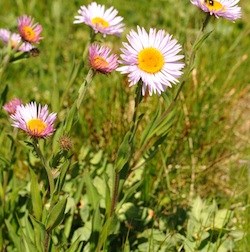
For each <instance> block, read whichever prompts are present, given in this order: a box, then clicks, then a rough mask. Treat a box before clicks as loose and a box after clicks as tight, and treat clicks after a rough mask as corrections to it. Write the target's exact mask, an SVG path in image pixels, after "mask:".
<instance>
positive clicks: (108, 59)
mask: <svg viewBox="0 0 250 252" xmlns="http://www.w3.org/2000/svg"><path fill="white" fill-rule="evenodd" d="M89 64H90V66H91V68H92V69H93V70H95V71H97V72H100V73H103V74H107V73H111V72H112V71H114V70H115V69H116V68H117V66H118V57H117V55H116V54H111V49H110V48H109V47H106V46H99V45H97V44H92V45H90V47H89Z"/></svg>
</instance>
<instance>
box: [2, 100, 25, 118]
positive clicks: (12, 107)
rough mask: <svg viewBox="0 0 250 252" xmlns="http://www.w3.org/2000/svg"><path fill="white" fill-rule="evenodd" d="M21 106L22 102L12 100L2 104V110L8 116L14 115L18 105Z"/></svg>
mask: <svg viewBox="0 0 250 252" xmlns="http://www.w3.org/2000/svg"><path fill="white" fill-rule="evenodd" d="M21 104H22V101H21V100H20V99H18V98H14V99H12V100H10V101H9V102H7V103H6V104H4V106H3V109H4V110H5V111H6V112H7V113H8V114H9V115H12V114H15V112H16V109H17V107H18V106H19V105H21Z"/></svg>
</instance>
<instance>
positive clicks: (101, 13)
mask: <svg viewBox="0 0 250 252" xmlns="http://www.w3.org/2000/svg"><path fill="white" fill-rule="evenodd" d="M78 14H79V15H78V16H75V20H74V24H79V23H84V24H86V25H88V26H90V27H92V28H93V29H94V31H95V32H96V33H98V32H100V33H102V34H103V35H104V36H105V35H107V34H108V35H116V36H119V35H120V34H121V33H122V32H123V30H124V24H123V23H122V20H123V18H122V17H120V16H117V14H118V11H117V10H116V9H114V7H110V8H109V9H107V10H105V6H104V5H100V4H97V3H96V2H92V3H91V4H89V5H88V6H81V7H80V9H79V10H78Z"/></svg>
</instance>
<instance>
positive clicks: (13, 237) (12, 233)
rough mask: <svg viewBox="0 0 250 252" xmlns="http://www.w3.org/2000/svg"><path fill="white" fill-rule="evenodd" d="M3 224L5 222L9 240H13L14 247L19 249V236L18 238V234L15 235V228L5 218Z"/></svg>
mask: <svg viewBox="0 0 250 252" xmlns="http://www.w3.org/2000/svg"><path fill="white" fill-rule="evenodd" d="M5 224H6V227H7V230H8V234H9V236H10V238H11V240H12V241H13V243H14V245H15V247H16V248H17V251H21V238H20V236H19V235H17V232H16V230H15V229H14V227H13V226H12V225H11V223H10V222H9V220H5Z"/></svg>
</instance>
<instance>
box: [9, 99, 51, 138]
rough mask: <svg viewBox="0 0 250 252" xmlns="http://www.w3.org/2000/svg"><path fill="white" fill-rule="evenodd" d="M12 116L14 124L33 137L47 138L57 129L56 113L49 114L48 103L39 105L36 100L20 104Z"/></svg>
mask: <svg viewBox="0 0 250 252" xmlns="http://www.w3.org/2000/svg"><path fill="white" fill-rule="evenodd" d="M10 117H11V119H12V120H13V124H12V126H14V127H16V128H20V129H22V130H23V131H25V132H27V133H28V134H29V135H30V136H31V137H35V138H45V137H47V136H50V135H52V134H53V132H54V131H55V129H54V122H55V119H56V113H50V114H49V111H48V106H47V105H45V106H41V105H40V104H39V105H37V104H36V102H31V103H29V104H26V105H20V106H18V107H17V109H16V113H15V114H12V115H11V116H10Z"/></svg>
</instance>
